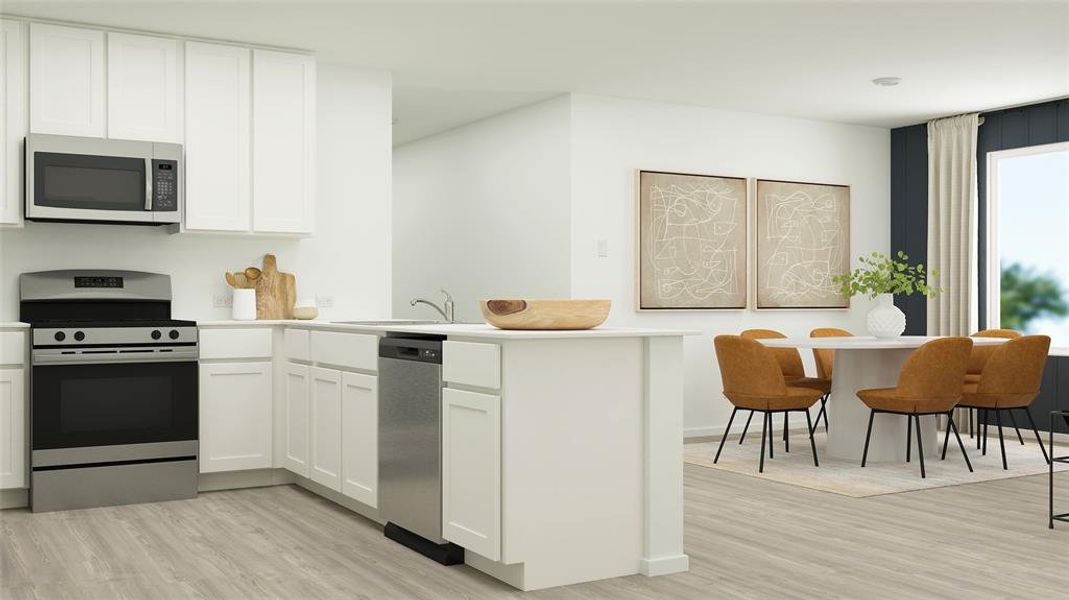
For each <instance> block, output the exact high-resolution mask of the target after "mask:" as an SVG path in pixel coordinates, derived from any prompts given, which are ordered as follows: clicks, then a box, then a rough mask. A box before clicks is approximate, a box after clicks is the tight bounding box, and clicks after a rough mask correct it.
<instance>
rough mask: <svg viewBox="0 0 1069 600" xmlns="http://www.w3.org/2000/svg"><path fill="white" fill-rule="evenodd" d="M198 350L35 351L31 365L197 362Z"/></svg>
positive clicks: (54, 349)
mask: <svg viewBox="0 0 1069 600" xmlns="http://www.w3.org/2000/svg"><path fill="white" fill-rule="evenodd" d="M68 352H69V351H68ZM196 361H197V349H196V348H174V349H173V350H171V351H170V352H160V351H159V349H153V350H152V351H150V352H144V351H130V350H129V349H123V350H122V351H119V350H80V351H78V352H77V353H76V354H63V350H62V349H59V348H50V349H42V350H34V351H33V352H32V354H31V356H30V364H31V365H34V366H38V365H41V366H52V365H55V366H60V365H108V364H130V363H170V362H196Z"/></svg>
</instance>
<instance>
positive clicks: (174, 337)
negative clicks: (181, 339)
mask: <svg viewBox="0 0 1069 600" xmlns="http://www.w3.org/2000/svg"><path fill="white" fill-rule="evenodd" d="M167 337H169V338H171V339H172V340H177V339H178V330H177V329H172V330H171V333H168V334H167Z"/></svg>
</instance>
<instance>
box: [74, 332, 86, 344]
mask: <svg viewBox="0 0 1069 600" xmlns="http://www.w3.org/2000/svg"><path fill="white" fill-rule="evenodd" d="M74 339H75V340H77V341H79V342H80V341H82V340H84V339H85V333H83V332H81V331H75V332H74Z"/></svg>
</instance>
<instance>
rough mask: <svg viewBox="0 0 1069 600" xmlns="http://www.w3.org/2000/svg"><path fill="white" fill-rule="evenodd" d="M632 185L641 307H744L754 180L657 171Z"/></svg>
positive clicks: (640, 174)
mask: <svg viewBox="0 0 1069 600" xmlns="http://www.w3.org/2000/svg"><path fill="white" fill-rule="evenodd" d="M635 180H636V182H635V186H636V194H635V197H636V201H635V204H636V217H635V225H636V235H635V240H636V242H635V247H636V277H635V280H636V304H637V310H639V311H666V310H677V311H678V310H723V309H727V310H739V309H745V308H746V307H747V304H748V296H749V293H748V292H749V285H748V268H747V267H748V256H747V254H748V253H747V226H748V219H749V214H748V213H749V210H748V206H749V201H748V197H749V180H748V179H747V178H745V177H725V176H719V175H705V174H693V173H675V172H669V171H652V170H640V171H637V172H636V177H635Z"/></svg>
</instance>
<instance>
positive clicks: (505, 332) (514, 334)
mask: <svg viewBox="0 0 1069 600" xmlns="http://www.w3.org/2000/svg"><path fill="white" fill-rule="evenodd" d="M197 325H198V326H199V327H266V326H274V325H288V326H294V327H304V328H308V329H322V330H331V331H364V332H368V333H376V332H384V331H393V332H398V333H422V334H429V335H443V336H454V337H468V338H498V339H562V338H564V339H567V338H609V337H617V338H619V337H670V336H685V335H700V334H701V332H700V331H695V330H684V329H632V328H625V327H597V328H594V329H582V330H549V329H540V330H512V329H498V328H496V327H494V326H492V325H489V324H486V323H479V324H472V323H455V324H446V323H441V324H430V323H428V324H422V325H387V324H383V325H352V324H345V323H333V322H330V321H297V320H290V321H198V322H197Z"/></svg>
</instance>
